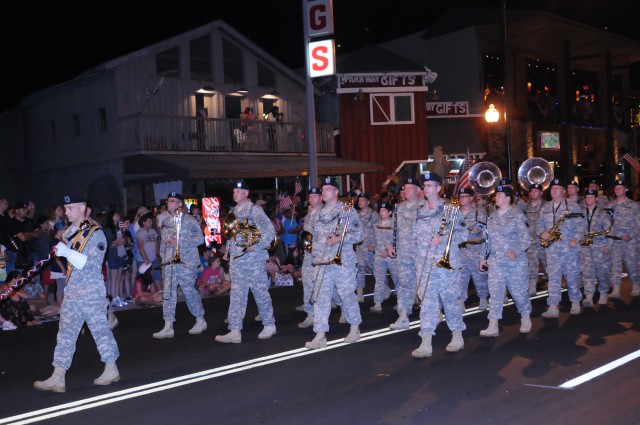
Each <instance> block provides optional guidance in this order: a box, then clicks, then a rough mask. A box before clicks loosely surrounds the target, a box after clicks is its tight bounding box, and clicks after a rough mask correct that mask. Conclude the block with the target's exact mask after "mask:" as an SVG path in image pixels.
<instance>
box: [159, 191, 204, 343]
mask: <svg viewBox="0 0 640 425" xmlns="http://www.w3.org/2000/svg"><path fill="white" fill-rule="evenodd" d="M167 212H168V213H169V214H170V215H169V216H167V217H166V218H165V219H164V220H163V222H162V230H161V231H160V258H161V261H162V264H163V268H162V288H163V289H162V318H163V319H164V327H163V328H162V329H161V330H160V331H158V332H156V333H154V334H153V337H154V338H157V339H165V338H173V336H174V331H173V322H175V320H176V304H177V302H178V286H180V289H181V290H182V294H183V295H184V300H185V302H186V304H187V307H188V308H189V311H190V312H191V314H193V316H194V317H195V318H196V323H195V325H194V326H193V327H192V328H191V329H190V330H189V333H190V334H192V335H195V334H200V333H202V332H204V331H206V330H207V322H206V321H205V320H204V308H203V307H202V298H200V294H199V293H198V291H197V290H196V288H195V282H196V280H197V279H198V266H199V265H200V254H199V252H198V246H200V245H202V244H203V243H204V233H202V229H200V225H199V224H198V221H197V220H196V219H195V217H194V216H192V215H191V214H188V213H187V211H186V210H184V198H183V197H182V195H181V194H180V193H177V192H171V193H169V195H167ZM176 257H179V259H180V262H178V263H176V262H175V260H176V259H178V258H176Z"/></svg>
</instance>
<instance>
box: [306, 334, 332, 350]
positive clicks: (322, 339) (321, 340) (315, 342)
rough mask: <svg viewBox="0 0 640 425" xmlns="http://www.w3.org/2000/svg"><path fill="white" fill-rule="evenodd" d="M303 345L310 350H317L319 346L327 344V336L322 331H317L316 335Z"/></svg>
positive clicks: (322, 346)
mask: <svg viewBox="0 0 640 425" xmlns="http://www.w3.org/2000/svg"><path fill="white" fill-rule="evenodd" d="M304 346H305V347H307V348H311V349H312V350H317V349H319V348H324V347H326V346H327V338H326V336H325V334H324V332H318V333H317V334H316V336H315V337H314V338H313V339H312V340H311V341H309V342H306V343H305V344H304Z"/></svg>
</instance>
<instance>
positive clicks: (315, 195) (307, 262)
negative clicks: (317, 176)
mask: <svg viewBox="0 0 640 425" xmlns="http://www.w3.org/2000/svg"><path fill="white" fill-rule="evenodd" d="M307 200H308V201H309V209H308V210H307V215H306V216H305V217H304V231H305V232H306V234H308V235H313V229H314V228H315V227H316V223H317V222H318V213H319V212H320V208H322V191H321V190H320V189H319V188H317V187H312V188H311V190H309V195H308V198H307ZM304 239H305V236H304V235H303V244H304V243H309V241H307V242H305V241H304ZM311 246H312V247H313V242H312V241H311ZM305 249H306V247H305ZM311 258H312V256H311V252H308V251H307V252H305V253H304V258H303V259H302V298H303V303H302V307H303V309H304V312H305V313H307V317H306V318H305V319H304V320H303V321H302V322H300V323H298V327H299V328H308V327H310V326H313V305H312V304H311V302H310V298H311V291H312V289H313V278H314V277H315V269H314V267H313V266H312V265H311Z"/></svg>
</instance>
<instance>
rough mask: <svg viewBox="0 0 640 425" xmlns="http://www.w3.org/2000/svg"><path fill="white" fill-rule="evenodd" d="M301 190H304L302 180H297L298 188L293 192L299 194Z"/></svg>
mask: <svg viewBox="0 0 640 425" xmlns="http://www.w3.org/2000/svg"><path fill="white" fill-rule="evenodd" d="M300 192H302V183H300V180H296V190H295V192H294V193H293V196H295V195H297V194H298V193H300Z"/></svg>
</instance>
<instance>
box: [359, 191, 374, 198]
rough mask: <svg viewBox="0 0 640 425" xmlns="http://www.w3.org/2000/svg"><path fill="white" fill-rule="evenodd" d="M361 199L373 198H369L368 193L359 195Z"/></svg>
mask: <svg viewBox="0 0 640 425" xmlns="http://www.w3.org/2000/svg"><path fill="white" fill-rule="evenodd" d="M360 198H365V199H371V196H369V194H368V193H365V192H362V193H361V194H359V195H358V199H360Z"/></svg>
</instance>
